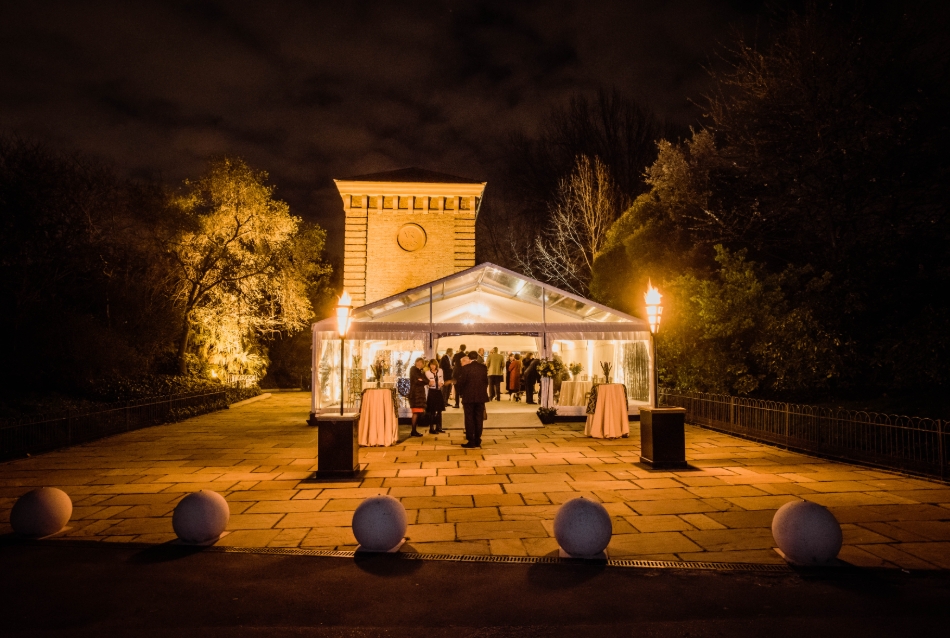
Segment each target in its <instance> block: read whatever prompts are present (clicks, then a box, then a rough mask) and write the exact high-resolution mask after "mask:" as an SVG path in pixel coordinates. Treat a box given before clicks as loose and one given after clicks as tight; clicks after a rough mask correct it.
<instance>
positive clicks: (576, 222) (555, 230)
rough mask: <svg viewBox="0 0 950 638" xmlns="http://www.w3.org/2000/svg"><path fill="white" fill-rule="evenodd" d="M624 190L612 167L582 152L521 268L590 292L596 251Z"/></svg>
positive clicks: (521, 257)
mask: <svg viewBox="0 0 950 638" xmlns="http://www.w3.org/2000/svg"><path fill="white" fill-rule="evenodd" d="M622 201H623V195H622V194H621V193H620V191H619V189H618V188H617V185H616V184H615V183H614V181H613V179H612V178H611V176H610V171H609V170H608V168H607V166H606V165H605V164H604V163H603V162H601V161H600V159H599V158H596V157H595V158H594V159H593V161H592V160H591V159H590V158H589V157H587V156H584V155H582V156H580V157H578V158H577V162H576V164H575V165H574V170H573V171H571V174H570V175H568V176H567V177H565V178H563V179H562V180H561V183H560V184H559V186H558V191H557V195H556V198H555V199H554V201H553V202H552V203H551V204H550V207H551V209H550V215H551V219H550V222H549V225H548V227H547V228H546V229H545V230H544V232H543V233H542V235H541V236H540V237H538V238H537V239H535V243H534V246H532V247H531V249H529V250H528V251H527V252H526V253H525V254H523V255H519V256H518V264H519V266H520V267H521V269H522V271H523V272H525V273H526V274H528V275H531V276H533V277H536V278H539V279H542V280H544V281H547V282H550V283H552V284H554V285H556V286H560V287H561V288H565V289H567V290H570V291H571V292H574V293H577V294H579V295H582V296H587V295H588V288H589V286H590V280H591V273H592V270H593V265H594V256H595V255H596V254H597V253H599V252H600V250H601V248H602V247H603V244H604V240H605V239H606V237H607V231H608V230H609V229H610V226H611V224H613V222H614V220H615V219H616V218H617V214H618V212H619V210H620V205H621V202H622Z"/></svg>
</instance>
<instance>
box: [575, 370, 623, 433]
mask: <svg viewBox="0 0 950 638" xmlns="http://www.w3.org/2000/svg"><path fill="white" fill-rule="evenodd" d="M584 434H586V435H587V436H592V437H594V438H595V439H616V438H619V437H621V436H625V435H627V434H630V422H629V420H628V418H627V394H626V392H624V387H623V384H620V383H602V384H600V385H598V386H597V406H596V408H595V409H594V413H593V414H588V415H587V425H586V427H585V428H584Z"/></svg>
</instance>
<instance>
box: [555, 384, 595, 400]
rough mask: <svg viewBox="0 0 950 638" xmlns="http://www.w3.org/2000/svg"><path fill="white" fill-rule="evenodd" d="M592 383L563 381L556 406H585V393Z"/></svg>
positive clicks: (588, 390)
mask: <svg viewBox="0 0 950 638" xmlns="http://www.w3.org/2000/svg"><path fill="white" fill-rule="evenodd" d="M593 385H594V384H593V383H591V382H590V381H564V382H562V383H561V394H560V396H559V397H558V399H557V404H558V405H564V406H567V405H587V393H588V392H590V389H591V387H593Z"/></svg>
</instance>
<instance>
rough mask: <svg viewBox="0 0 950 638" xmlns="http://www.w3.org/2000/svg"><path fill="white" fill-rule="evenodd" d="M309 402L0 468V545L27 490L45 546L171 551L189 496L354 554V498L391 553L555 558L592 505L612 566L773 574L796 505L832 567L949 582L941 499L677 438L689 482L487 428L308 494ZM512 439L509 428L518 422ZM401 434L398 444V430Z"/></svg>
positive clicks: (281, 537) (556, 428) (597, 443)
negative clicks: (811, 508)
mask: <svg viewBox="0 0 950 638" xmlns="http://www.w3.org/2000/svg"><path fill="white" fill-rule="evenodd" d="M308 408H309V394H307V393H279V394H275V395H274V396H272V397H271V398H269V399H266V400H262V401H257V402H253V403H250V404H246V405H243V406H240V407H237V408H234V409H231V410H224V411H221V412H216V413H213V414H207V415H203V416H200V417H196V418H194V419H189V420H187V421H184V422H181V423H176V424H170V425H164V426H158V427H154V428H149V429H145V430H139V431H136V432H130V433H127V434H123V435H119V436H116V437H112V438H109V439H105V440H101V441H97V442H94V443H90V444H86V445H80V446H75V447H73V448H69V449H65V450H59V451H56V452H52V453H49V454H44V455H41V456H38V457H33V458H27V459H21V460H17V461H12V462H8V463H3V464H0V521H2V522H0V533H9V532H10V531H11V530H10V528H9V525H8V523H7V521H8V520H9V511H10V508H11V507H12V506H13V503H14V502H15V500H16V498H17V497H19V496H20V495H21V494H23V493H24V492H26V491H28V490H30V489H33V488H34V487H41V486H52V487H59V488H61V489H63V490H65V491H66V492H67V493H68V494H69V495H70V496H71V497H72V499H73V502H74V511H73V518H72V520H71V521H70V522H69V525H68V527H67V529H66V530H64V531H63V532H62V533H60V534H59V535H58V536H57V538H67V539H69V538H75V539H82V540H98V541H103V542H133V541H134V542H144V543H155V544H158V543H165V542H169V541H172V540H174V538H175V537H174V534H173V532H172V527H171V516H172V512H173V510H174V507H175V504H176V503H177V502H178V501H179V500H180V499H181V498H182V497H183V496H185V494H187V493H188V492H190V491H193V490H196V489H203V488H206V489H213V490H216V491H219V492H221V493H222V494H223V495H224V496H225V497H226V498H227V499H228V502H229V504H230V507H231V520H230V523H229V525H228V533H227V534H226V535H225V536H224V537H223V538H222V539H221V540H220V541H218V542H219V543H220V544H222V545H229V546H239V547H302V548H315V549H353V548H354V547H355V544H356V539H355V538H354V537H353V534H352V531H351V530H350V521H351V519H352V513H353V510H355V509H356V507H357V506H358V505H359V504H360V503H361V502H362V500H363V499H364V498H366V497H368V496H373V495H376V494H389V495H391V496H393V497H395V498H398V499H400V500H401V501H402V503H403V505H405V507H406V510H407V515H408V517H409V523H410V525H409V529H408V537H409V538H408V541H407V543H406V544H405V545H404V546H403V549H402V551H409V552H412V551H415V552H425V553H440V554H499V555H509V556H546V555H555V554H556V553H557V543H556V541H555V540H554V538H553V521H554V516H555V515H556V513H557V510H558V507H559V506H560V504H562V503H564V502H565V501H567V500H570V499H571V498H576V497H578V496H584V497H586V498H589V499H593V500H597V501H599V502H601V503H603V504H604V505H605V507H606V508H607V509H608V512H609V513H610V515H611V517H612V523H613V530H614V536H613V539H612V541H611V544H610V547H609V548H608V552H609V553H610V555H611V556H612V557H615V558H640V559H655V560H688V561H717V562H756V563H780V562H782V559H781V558H780V557H779V556H778V555H777V554H776V553H775V552H774V551H773V549H772V547H773V544H774V542H773V540H772V537H771V531H770V528H771V521H772V516H773V515H774V513H775V510H776V509H777V508H778V507H780V506H781V505H782V504H784V503H786V502H788V501H791V500H794V499H797V498H804V499H807V500H812V501H815V502H817V503H821V504H823V505H825V506H827V507H829V508H830V509H831V511H832V512H833V513H834V514H835V516H836V517H837V518H838V520H839V521H840V522H841V523H842V530H843V534H844V543H845V546H844V548H843V549H842V552H841V555H840V558H841V559H842V560H844V561H847V562H850V563H853V564H855V565H860V566H874V567H901V568H904V569H950V487H948V486H947V485H946V484H942V483H938V482H930V481H927V480H923V479H918V478H912V477H906V476H902V475H899V474H896V473H891V472H885V471H881V470H874V469H869V468H863V467H859V466H852V465H848V464H845V463H835V462H831V461H825V460H822V459H817V458H814V457H809V456H805V455H801V454H796V453H793V452H788V451H786V450H781V449H778V448H773V447H769V446H767V445H760V444H757V443H754V442H750V441H745V440H741V439H737V438H734V437H731V436H728V435H725V434H720V433H717V432H711V431H709V430H704V429H701V428H697V427H692V426H687V432H686V443H687V459H688V460H689V462H690V464H691V465H692V467H693V469H691V470H689V471H681V472H680V471H664V472H653V471H650V470H647V469H644V468H642V467H640V466H638V465H636V463H637V462H638V461H639V460H640V449H639V430H638V428H637V426H636V424H631V432H630V438H627V439H617V440H600V439H590V438H586V437H584V436H583V428H582V426H581V424H555V425H552V426H547V427H537V428H525V427H516V428H515V427H513V428H510V429H506V428H504V427H501V425H502V424H503V420H504V419H505V418H506V416H505V414H504V413H494V412H493V413H492V416H491V418H492V419H493V425H494V426H495V427H493V428H492V429H491V430H486V432H485V435H484V440H483V448H482V449H481V450H464V449H462V448H460V447H459V446H458V444H459V443H461V442H463V439H462V438H461V432H458V431H452V432H449V433H447V434H444V435H439V436H431V435H426V436H424V437H422V438H414V439H409V438H405V437H404V438H403V440H401V441H400V442H399V443H398V444H397V445H396V446H393V447H390V448H363V449H361V450H360V460H361V462H363V463H366V464H367V470H368V471H367V472H366V473H365V475H364V476H363V477H362V478H361V479H359V480H340V481H335V482H320V483H313V482H306V481H304V479H306V478H307V477H308V476H309V475H310V473H311V472H313V471H314V470H315V469H316V454H317V450H316V444H317V440H316V434H317V432H316V430H315V429H314V428H310V427H308V426H307V425H306V424H305V421H306V418H307V412H308ZM517 416H518V418H519V419H520V420H519V422H518V424H519V425H523V423H522V422H523V421H524V418H523V417H524V415H521V414H519V415H517ZM403 434H404V435H405V434H406V433H405V432H404V433H403Z"/></svg>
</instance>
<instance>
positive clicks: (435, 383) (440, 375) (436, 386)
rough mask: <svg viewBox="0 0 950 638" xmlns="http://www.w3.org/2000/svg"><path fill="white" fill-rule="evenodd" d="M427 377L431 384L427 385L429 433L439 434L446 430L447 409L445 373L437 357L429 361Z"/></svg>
mask: <svg viewBox="0 0 950 638" xmlns="http://www.w3.org/2000/svg"><path fill="white" fill-rule="evenodd" d="M426 379H427V380H428V381H429V385H428V386H427V387H426V391H427V392H428V394H427V395H426V420H427V421H428V422H429V434H439V433H440V432H444V431H445V430H443V429H442V412H443V411H444V410H445V395H444V394H443V393H442V388H443V386H444V385H445V373H444V372H443V371H442V369H441V367H440V366H439V362H438V361H436V360H435V359H432V360H431V361H429V369H428V370H426Z"/></svg>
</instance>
